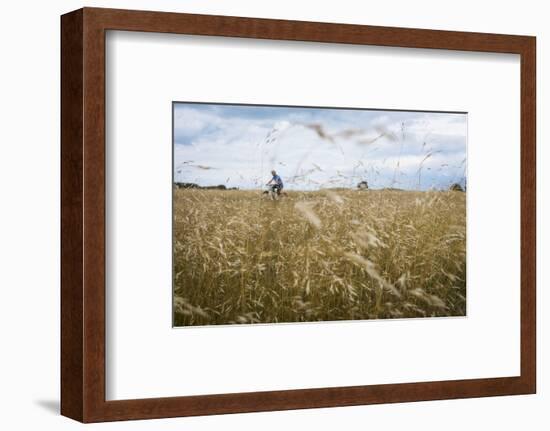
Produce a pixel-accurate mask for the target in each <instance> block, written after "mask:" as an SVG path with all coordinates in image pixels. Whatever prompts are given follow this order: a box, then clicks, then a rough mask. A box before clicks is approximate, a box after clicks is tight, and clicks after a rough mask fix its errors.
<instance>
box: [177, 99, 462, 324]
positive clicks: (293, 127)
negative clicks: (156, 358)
mask: <svg viewBox="0 0 550 431" xmlns="http://www.w3.org/2000/svg"><path fill="white" fill-rule="evenodd" d="M172 116H173V118H172V121H173V326H174V327H179V326H204V325H228V324H255V323H264V324H266V323H270V324H273V323H290V322H319V321H342V320H367V319H394V318H400V319H403V318H424V317H449V316H465V315H466V191H467V124H468V122H467V120H468V115H467V113H465V112H429V111H407V110H384V109H346V108H326V107H291V106H268V105H237V104H217V103H190V102H174V103H173V110H172Z"/></svg>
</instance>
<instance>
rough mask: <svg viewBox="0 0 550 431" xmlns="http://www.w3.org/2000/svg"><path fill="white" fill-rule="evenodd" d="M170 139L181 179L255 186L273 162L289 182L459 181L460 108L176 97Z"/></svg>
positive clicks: (462, 159) (304, 185) (301, 185)
mask: <svg viewBox="0 0 550 431" xmlns="http://www.w3.org/2000/svg"><path fill="white" fill-rule="evenodd" d="M174 138H175V139H174V176H175V179H176V181H181V182H196V183H199V184H201V185H217V184H226V185H227V186H230V187H239V188H257V187H260V186H261V185H262V184H264V183H265V182H266V181H267V180H268V179H269V172H270V171H271V169H275V170H277V172H278V173H279V174H280V175H281V176H282V177H283V179H284V181H285V185H286V187H288V188H290V189H316V188H320V187H338V186H345V187H350V186H354V185H355V184H356V183H357V182H358V181H360V180H363V179H364V180H367V181H368V182H369V184H370V185H371V186H373V187H390V186H392V187H400V188H406V189H414V188H421V189H427V188H430V187H436V188H446V187H448V185H449V184H450V182H454V181H463V180H464V176H465V169H466V143H467V115H466V114H451V113H426V112H405V111H404V112H401V111H372V110H370V111H367V110H345V109H319V108H285V107H259V106H235V105H207V104H186V103H181V104H177V105H175V111H174ZM419 178H420V181H419Z"/></svg>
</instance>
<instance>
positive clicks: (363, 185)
mask: <svg viewBox="0 0 550 431" xmlns="http://www.w3.org/2000/svg"><path fill="white" fill-rule="evenodd" d="M357 188H358V189H359V190H366V189H368V188H369V184H368V183H367V182H366V181H360V182H359V183H358V184H357Z"/></svg>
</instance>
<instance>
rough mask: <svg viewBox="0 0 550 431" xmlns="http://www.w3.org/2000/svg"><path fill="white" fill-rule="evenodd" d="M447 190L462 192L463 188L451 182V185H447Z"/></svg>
mask: <svg viewBox="0 0 550 431" xmlns="http://www.w3.org/2000/svg"><path fill="white" fill-rule="evenodd" d="M449 190H452V191H454V192H463V191H464V188H463V187H462V186H461V185H460V184H458V183H453V184H451V187H449Z"/></svg>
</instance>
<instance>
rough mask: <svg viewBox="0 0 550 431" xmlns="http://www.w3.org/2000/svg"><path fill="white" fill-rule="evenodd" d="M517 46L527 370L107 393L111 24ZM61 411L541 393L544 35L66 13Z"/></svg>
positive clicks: (237, 407) (471, 47)
mask: <svg viewBox="0 0 550 431" xmlns="http://www.w3.org/2000/svg"><path fill="white" fill-rule="evenodd" d="M106 30H130V31H140V32H160V33H178V34H193V35H212V36H230V37H243V38H257V39H279V40H295V41H314V42H331V43H343V44H362V45H378V46H390V47H408V48H431V49H446V50H460V51H480V52H496V53H514V54H519V55H520V56H521V375H520V376H515V377H502V378H482V379H471V380H457V381H435V382H421V383H406V384H384V385H369V386H351V387H338V388H319V389H300V390H289V391H270V392H255V393H235V394H217V395H201V396H183V397H172V398H151V399H137V400H120V401H106V400H105V31H106ZM61 50H62V52H61V78H62V85H61V413H62V414H63V415H65V416H68V417H71V418H73V419H76V420H79V421H82V422H100V421H113V420H128V419H147V418H164V417H174V416H191V415H206V414H221V413H237V412H255V411H270V410H286V409H303V408H314V407H331V406H351V405H361V404H377V403H394V402H407V401H421V400H439V399H451V398H466V397H485V396H496V395H514V394H532V393H535V391H536V344H535V341H536V340H535V339H536V327H535V325H536V314H535V297H536V279H535V269H536V268H535V265H536V262H535V257H536V245H535V241H536V226H535V224H536V215H535V213H536V211H535V210H536V190H535V185H536V182H535V180H536V172H535V167H536V164H535V162H536V154H535V140H536V136H535V128H536V118H535V107H536V103H535V95H536V91H535V57H536V39H535V38H534V37H529V36H509V35H498V34H483V33H464V32H451V31H435V30H418V29H406V28H389V27H372V26H363V25H348V24H328V23H317V22H300V21H282V20H271V19H257V18H237V17H226V16H209V15H191V14H179V13H164V12H143V11H128V10H115V9H97V8H84V9H80V10H77V11H74V12H71V13H68V14H66V15H63V16H62V17H61Z"/></svg>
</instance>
